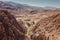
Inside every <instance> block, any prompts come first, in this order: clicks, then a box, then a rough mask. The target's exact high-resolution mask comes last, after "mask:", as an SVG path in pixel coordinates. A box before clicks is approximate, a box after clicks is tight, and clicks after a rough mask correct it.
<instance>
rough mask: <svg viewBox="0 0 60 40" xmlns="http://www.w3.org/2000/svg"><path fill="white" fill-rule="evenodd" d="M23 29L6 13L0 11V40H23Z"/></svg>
mask: <svg viewBox="0 0 60 40" xmlns="http://www.w3.org/2000/svg"><path fill="white" fill-rule="evenodd" d="M25 31H26V30H25V28H23V27H22V25H19V24H18V23H17V21H16V19H15V18H14V16H12V15H11V14H10V13H9V12H8V11H6V10H0V40H24V38H25V35H24V33H25Z"/></svg>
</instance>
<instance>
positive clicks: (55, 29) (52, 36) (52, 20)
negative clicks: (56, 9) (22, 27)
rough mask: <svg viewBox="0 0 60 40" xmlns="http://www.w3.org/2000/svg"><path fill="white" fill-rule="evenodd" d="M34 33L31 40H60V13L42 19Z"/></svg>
mask: <svg viewBox="0 0 60 40" xmlns="http://www.w3.org/2000/svg"><path fill="white" fill-rule="evenodd" d="M32 33H33V34H32V35H31V40H60V13H56V14H53V15H52V16H48V17H46V18H43V19H41V20H40V21H39V22H38V23H37V24H36V26H35V28H33V30H32Z"/></svg>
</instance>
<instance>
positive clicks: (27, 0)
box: [3, 0, 60, 7]
mask: <svg viewBox="0 0 60 40" xmlns="http://www.w3.org/2000/svg"><path fill="white" fill-rule="evenodd" d="M3 1H13V2H17V3H22V4H28V5H32V6H41V7H45V6H52V7H60V0H3Z"/></svg>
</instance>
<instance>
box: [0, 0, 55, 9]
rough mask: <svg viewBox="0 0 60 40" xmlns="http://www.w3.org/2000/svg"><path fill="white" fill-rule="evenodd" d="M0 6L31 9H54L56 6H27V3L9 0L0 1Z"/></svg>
mask: <svg viewBox="0 0 60 40" xmlns="http://www.w3.org/2000/svg"><path fill="white" fill-rule="evenodd" d="M0 8H6V9H16V8H33V9H56V7H50V6H46V7H34V6H29V5H27V4H19V3H15V2H11V1H0Z"/></svg>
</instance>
